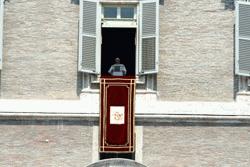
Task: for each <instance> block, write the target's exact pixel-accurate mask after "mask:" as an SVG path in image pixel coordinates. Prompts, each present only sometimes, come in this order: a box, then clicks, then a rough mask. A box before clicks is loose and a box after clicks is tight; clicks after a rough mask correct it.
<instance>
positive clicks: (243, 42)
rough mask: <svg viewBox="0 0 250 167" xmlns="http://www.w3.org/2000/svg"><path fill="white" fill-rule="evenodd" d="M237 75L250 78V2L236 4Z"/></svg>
mask: <svg viewBox="0 0 250 167" xmlns="http://www.w3.org/2000/svg"><path fill="white" fill-rule="evenodd" d="M235 11H236V25H235V30H236V32H235V35H236V37H235V39H236V41H235V44H236V46H235V48H236V59H235V60H236V62H235V65H236V70H235V71H236V74H238V75H243V76H250V2H241V1H237V2H236V10H235Z"/></svg>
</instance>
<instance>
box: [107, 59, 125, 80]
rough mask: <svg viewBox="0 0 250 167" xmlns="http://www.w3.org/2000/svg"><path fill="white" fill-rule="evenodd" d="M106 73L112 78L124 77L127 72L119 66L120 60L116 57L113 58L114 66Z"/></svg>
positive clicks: (121, 65) (122, 66)
mask: <svg viewBox="0 0 250 167" xmlns="http://www.w3.org/2000/svg"><path fill="white" fill-rule="evenodd" d="M108 73H109V74H111V75H112V76H125V75H126V73H127V70H126V67H125V66H124V65H123V64H120V59H119V58H118V57H117V58H115V64H113V65H112V66H111V67H110V69H109V71H108Z"/></svg>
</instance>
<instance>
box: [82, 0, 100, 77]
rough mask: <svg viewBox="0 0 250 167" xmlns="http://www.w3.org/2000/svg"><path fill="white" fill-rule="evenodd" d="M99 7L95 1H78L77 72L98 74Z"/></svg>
mask: <svg viewBox="0 0 250 167" xmlns="http://www.w3.org/2000/svg"><path fill="white" fill-rule="evenodd" d="M99 12H100V6H99V4H98V2H97V1H95V0H80V22H79V58H78V59H79V65H78V69H79V71H83V72H88V73H99V72H100V64H99V63H100V44H99V40H100V26H101V25H100V14H99Z"/></svg>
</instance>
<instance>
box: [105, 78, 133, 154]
mask: <svg viewBox="0 0 250 167" xmlns="http://www.w3.org/2000/svg"><path fill="white" fill-rule="evenodd" d="M100 93H101V94H100V98H101V99H100V100H101V112H100V152H133V151H134V121H135V120H134V97H135V78H132V77H102V78H101V84H100Z"/></svg>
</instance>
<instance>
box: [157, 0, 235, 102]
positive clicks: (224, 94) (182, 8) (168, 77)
mask: <svg viewBox="0 0 250 167" xmlns="http://www.w3.org/2000/svg"><path fill="white" fill-rule="evenodd" d="M233 38H234V11H233V10H231V9H227V8H226V4H225V3H222V1H221V0H201V1H198V0H196V1H186V0H185V1H175V0H167V1H165V4H164V5H163V6H161V7H160V66H159V70H160V72H159V74H158V80H157V81H158V85H157V86H158V91H159V97H160V99H161V100H176V101H183V100H188V101H189V100H198V101H203V100H204V101H232V100H233V87H234V86H233V69H234V66H233V64H234V63H233V61H234V50H233V49H234V41H233Z"/></svg>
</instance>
